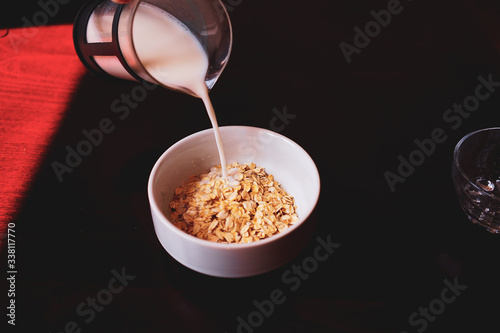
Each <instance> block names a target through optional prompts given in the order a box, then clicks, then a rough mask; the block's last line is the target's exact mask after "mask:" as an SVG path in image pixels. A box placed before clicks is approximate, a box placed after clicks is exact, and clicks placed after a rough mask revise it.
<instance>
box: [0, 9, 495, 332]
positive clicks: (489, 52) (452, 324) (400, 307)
mask: <svg viewBox="0 0 500 333" xmlns="http://www.w3.org/2000/svg"><path fill="white" fill-rule="evenodd" d="M227 4H228V5H230V6H229V7H228V8H229V9H230V16H231V19H232V24H233V28H234V47H233V52H232V55H231V59H230V61H229V64H228V66H227V68H226V69H225V71H224V73H223V74H222V76H221V78H220V80H219V81H218V82H217V84H216V85H215V88H214V89H213V90H212V91H211V97H212V101H213V104H214V106H215V109H216V112H217V115H218V118H219V123H220V125H222V126H224V125H249V126H258V127H263V128H269V129H271V127H272V124H273V123H272V120H273V118H275V117H276V115H277V113H276V112H281V114H283V112H284V110H285V108H286V112H287V114H288V115H293V117H292V116H290V117H289V118H284V120H286V121H283V126H280V127H279V131H280V133H282V134H284V135H286V136H287V137H289V138H291V139H292V140H294V141H296V142H297V143H299V144H300V145H301V146H302V147H303V148H304V149H305V150H306V151H308V152H309V154H310V155H311V156H312V158H313V159H314V160H315V162H316V164H317V166H318V169H319V171H320V175H321V181H322V192H321V197H320V201H319V204H318V225H317V228H316V231H315V236H314V238H313V239H311V242H310V244H309V245H308V247H307V248H306V249H304V251H303V252H302V253H301V254H300V255H299V256H298V257H297V258H295V259H294V260H293V261H291V262H289V263H287V264H285V265H284V266H283V267H280V268H279V269H277V270H275V271H272V272H270V273H267V274H264V275H261V276H256V277H251V278H244V279H219V278H213V277H209V276H205V275H202V274H199V273H196V272H193V271H191V270H189V269H188V268H185V267H184V266H182V265H181V264H179V263H177V262H176V261H175V260H174V259H173V258H172V257H170V256H169V255H168V253H166V252H165V251H164V250H163V248H162V247H161V245H160V243H159V242H158V240H157V238H156V235H155V232H154V229H153V225H152V221H151V217H150V211H149V205H148V199H147V193H146V186H147V180H148V176H149V173H150V171H151V168H152V166H153V165H154V163H155V161H156V159H157V158H158V157H159V156H160V155H161V153H162V152H163V151H164V150H166V149H167V148H168V147H169V146H170V145H172V144H173V143H175V142H176V141H178V140H180V139H181V138H183V137H185V136H187V135H189V134H192V133H194V132H197V131H200V130H202V129H206V128H209V127H210V122H209V120H208V117H207V116H206V114H205V112H204V108H203V104H202V103H201V101H200V100H198V99H195V98H193V97H190V96H187V95H183V94H180V93H177V92H173V91H167V90H165V89H161V88H157V89H154V90H151V91H148V92H147V96H146V97H145V98H141V99H140V101H139V100H137V101H135V102H134V103H132V104H130V105H129V111H130V112H129V113H128V114H126V115H124V114H117V113H113V109H112V104H113V103H116V102H115V101H116V100H119V101H123V99H124V98H126V96H132V93H133V91H137V89H138V88H136V87H138V86H139V85H140V84H137V83H134V82H125V81H112V80H106V79H103V78H100V77H96V76H94V75H92V74H90V73H88V72H87V71H86V70H85V68H84V67H83V65H82V64H81V63H80V62H79V60H78V58H77V56H76V54H75V52H74V48H73V45H72V36H71V30H72V26H71V15H68V13H66V12H64V10H63V5H61V16H57V15H54V18H53V19H52V18H51V20H49V22H47V24H44V25H40V26H34V27H31V28H23V27H22V23H19V21H20V19H17V20H15V19H12V20H11V21H12V22H18V23H19V24H17V25H16V24H13V25H12V26H9V28H10V29H9V31H7V30H5V29H2V30H1V31H0V35H3V34H7V32H8V34H7V35H6V36H5V37H3V38H0V218H1V223H2V231H1V232H2V243H3V244H2V246H3V248H2V258H1V260H2V269H3V271H4V273H2V274H3V275H2V276H3V278H2V285H3V286H5V287H6V289H5V291H3V289H2V296H1V297H2V299H3V300H4V301H5V303H2V305H4V306H3V309H4V310H3V311H2V323H6V324H7V321H8V320H11V318H9V317H8V316H7V314H9V313H10V312H11V310H9V309H6V307H7V306H9V304H10V302H11V300H14V301H15V324H16V325H15V326H12V325H6V326H7V328H9V329H10V330H12V331H19V332H21V331H23V332H26V331H28V330H29V331H33V332H34V331H36V332H121V333H122V332H208V333H211V332H245V333H250V332H286V333H288V332H362V333H364V332H384V333H385V332H408V333H413V332H457V331H460V332H498V329H499V325H498V320H497V317H498V313H499V312H498V311H499V310H500V306H499V305H498V296H499V292H498V283H499V281H500V274H499V269H498V263H499V260H498V258H499V255H500V238H499V237H500V236H498V235H493V234H490V233H488V232H487V231H485V230H484V229H483V228H481V227H478V226H475V225H473V224H472V223H470V222H468V220H467V218H466V217H465V215H464V213H463V212H462V211H461V209H460V207H459V205H458V201H457V198H456V195H455V192H454V190H453V186H452V183H451V172H450V171H451V160H452V153H453V148H454V146H455V144H456V143H457V142H458V140H459V139H460V138H461V137H462V136H464V135H465V134H467V133H469V132H471V131H473V130H476V129H480V128H485V127H491V126H498V125H499V124H500V123H499V121H500V113H499V110H500V73H499V65H500V54H499V46H500V36H499V35H500V9H499V8H498V5H496V4H495V3H493V2H492V1H467V0H462V1H437V2H430V1H415V0H414V1H409V0H405V1H403V0H402V1H401V2H397V1H376V2H369V3H365V2H362V1H340V2H339V1H325V0H318V1H309V2H303V1H282V0H276V1H268V2H262V1H260V2H258V1H248V0H241V1H232V2H229V1H228V2H227ZM72 6H73V7H76V6H75V5H74V4H73V5H72ZM73 7H72V8H73ZM30 8H32V7H30ZM40 8H41V7H35V9H30V10H28V9H26V10H25V12H24V13H25V14H19V16H20V17H22V15H25V16H26V17H27V18H28V19H32V18H33V17H34V16H33V15H34V14H36V13H37V12H39V11H40V10H41V9H40ZM372 11H373V12H372ZM17 13H19V12H16V15H17ZM64 13H65V15H67V17H62V15H63V14H64ZM71 13H72V12H71ZM387 13H389V14H390V18H389V16H388V14H387ZM377 18H378V22H380V23H370V22H377V21H376V20H377ZM21 22H22V21H21ZM32 22H33V21H32ZM367 23H368V26H366V24H367ZM358 28H359V30H358ZM365 28H368V32H366V30H365ZM359 31H365V32H364V33H360V32H359ZM134 88H135V89H136V90H134ZM478 94H479V95H478ZM474 97H475V98H476V99H474ZM479 97H481V98H479ZM476 100H477V103H476V102H475V101H476ZM460 105H463V108H462V111H461V112H459V111H458V108H459V107H460ZM466 107H467V108H466ZM463 110H465V111H463ZM120 116H122V117H120ZM105 119H108V121H109V122H111V124H112V130H110V131H109V133H105V134H104V135H103V138H102V140H101V141H100V142H99V143H98V144H97V145H95V146H93V147H92V152H91V153H89V154H88V156H85V157H83V158H81V159H75V160H73V161H72V166H70V167H69V169H71V170H67V169H65V170H66V171H67V172H64V173H59V175H60V177H58V176H57V172H55V169H54V168H56V166H57V165H58V163H60V164H64V163H65V160H66V158H67V155H68V151H70V150H71V149H77V147H78V145H79V144H81V142H82V140H85V139H86V137H85V133H86V131H87V132H88V131H92V130H94V129H97V128H99V126H101V123H102V121H103V120H104V121H106V120H105ZM274 129H275V130H276V129H277V128H274ZM418 151H421V153H419V152H418ZM419 158H420V159H419ZM403 160H408V161H409V160H412V161H413V163H414V164H416V166H413V167H411V166H407V167H406V168H405V167H404V166H401V167H400V166H399V165H400V164H401V163H403V164H404V163H405V162H401V161H403ZM66 165H67V163H66ZM398 168H399V170H398ZM388 179H390V181H388ZM391 184H392V185H391ZM9 223H10V224H9ZM9 225H10V226H11V227H12V228H11V229H13V230H11V231H10V232H11V233H12V232H15V236H16V238H15V241H16V243H15V248H14V249H15V263H14V267H9V266H8V265H9V262H8V261H7V260H8V258H7V255H8V254H9V248H8V246H7V242H8V230H7V227H8V226H9ZM318 237H319V238H321V239H323V240H327V239H330V240H331V242H334V243H336V244H340V246H338V248H336V249H335V250H334V251H333V252H332V253H330V254H329V256H328V258H327V259H326V260H324V261H318V260H316V264H314V260H313V259H311V258H314V249H315V248H316V246H318V244H319V242H318ZM10 249H11V251H10V252H11V253H10V254H12V253H13V251H12V249H13V247H12V246H11V248H10ZM11 264H12V263H11ZM311 265H312V266H311ZM9 271H15V272H16V273H8V272H9ZM12 275H14V278H15V284H13V285H12V284H11V283H10V282H11V281H13V280H14V279H11V280H7V278H10V277H11V276H12ZM12 287H14V295H12V294H11V293H9V290H12ZM276 290H277V291H278V292H281V293H280V295H281V296H280V297H276Z"/></svg>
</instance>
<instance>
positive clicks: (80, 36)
mask: <svg viewBox="0 0 500 333" xmlns="http://www.w3.org/2000/svg"><path fill="white" fill-rule="evenodd" d="M142 5H146V6H154V7H157V8H158V9H161V10H163V11H165V12H167V13H168V14H170V15H172V16H173V17H175V18H176V19H177V20H178V21H180V22H181V23H182V24H183V25H184V26H185V27H186V28H187V29H188V30H189V31H190V32H191V33H192V34H193V35H194V36H195V37H196V39H197V40H198V41H199V42H200V45H201V46H202V47H203V50H204V51H205V52H206V55H207V58H208V70H207V73H206V77H205V83H206V85H207V88H208V89H209V90H210V89H211V88H212V87H213V86H214V84H215V82H216V81H217V79H218V78H219V76H220V74H221V72H222V71H223V69H224V67H225V66H226V64H227V61H228V59H229V55H230V52H231V47H232V28H231V22H230V19H229V16H228V13H227V11H226V9H225V7H224V5H223V3H222V2H221V1H220V0H131V1H130V2H128V3H127V4H117V3H115V2H113V1H110V0H97V1H90V2H88V3H87V4H85V5H84V6H83V7H82V8H81V10H80V12H79V13H78V15H77V18H76V20H75V24H74V29H73V39H74V44H75V48H76V51H77V53H78V55H79V57H80V59H81V61H82V62H83V64H84V65H85V66H87V67H88V68H89V69H90V70H91V71H92V72H94V73H96V74H99V75H107V76H112V77H115V78H119V79H127V80H137V81H141V80H146V81H148V82H151V83H155V84H158V85H163V86H165V84H162V83H161V82H159V81H158V80H157V78H155V77H154V75H152V74H151V73H150V72H149V71H148V70H147V69H146V66H145V65H144V63H143V60H142V59H141V58H140V57H139V56H138V53H137V51H136V49H135V46H134V38H133V33H132V30H133V26H134V18H135V14H136V12H137V10H138V7H139V6H142ZM162 33H168V32H164V31H151V36H152V38H151V40H152V43H154V37H155V36H160V35H161V34H162ZM167 56H168V55H167ZM167 88H170V89H173V90H180V91H182V92H185V93H188V94H193V92H192V91H190V90H189V89H185V88H183V87H178V86H175V87H174V86H167Z"/></svg>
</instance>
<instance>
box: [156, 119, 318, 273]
mask: <svg viewBox="0 0 500 333" xmlns="http://www.w3.org/2000/svg"><path fill="white" fill-rule="evenodd" d="M220 131H221V137H222V142H223V145H224V150H225V154H226V160H227V163H228V164H230V163H233V162H238V163H240V164H242V163H250V162H254V163H255V164H256V165H257V166H260V167H264V168H265V170H266V172H267V173H268V174H272V175H274V178H275V180H276V181H277V182H279V183H280V184H281V186H282V187H283V189H284V190H285V191H287V192H288V194H290V195H291V196H293V197H294V198H295V205H296V206H297V215H298V216H299V221H298V222H296V223H295V224H294V225H293V226H292V227H290V228H288V229H287V230H285V231H284V232H281V233H279V234H277V235H274V236H272V237H269V238H267V239H263V240H260V241H257V242H252V243H248V244H222V243H215V242H210V241H206V240H202V239H199V238H196V237H194V236H191V235H189V234H187V233H185V232H183V231H181V230H179V229H177V228H176V227H175V226H174V225H173V224H172V223H171V222H170V208H169V203H170V201H171V200H172V198H173V194H174V190H175V188H176V187H178V186H180V185H181V184H182V183H183V182H184V181H185V180H187V179H188V177H189V176H190V175H192V174H200V173H203V172H207V171H208V170H209V169H210V168H211V167H213V166H215V165H218V164H220V160H219V155H218V152H217V146H216V144H215V137H214V132H213V129H208V130H204V131H201V132H198V133H195V134H192V135H190V136H188V137H186V138H184V139H182V140H180V141H179V142H177V143H175V144H174V145H173V146H171V147H170V148H169V149H168V150H167V151H165V153H164V154H163V155H162V156H161V157H160V158H159V159H158V161H157V162H156V164H155V166H154V167H153V170H152V172H151V175H150V178H149V183H148V196H149V202H150V206H151V214H152V217H153V223H154V228H155V231H156V235H157V237H158V239H159V240H160V243H161V244H162V246H163V247H164V248H165V250H167V252H168V253H169V254H170V255H171V256H172V257H173V258H175V259H176V260H177V261H179V262H180V263H181V264H183V265H185V266H187V267H189V268H191V269H193V270H195V271H197V272H200V273H204V274H207V275H212V276H217V277H248V276H253V275H257V274H261V273H265V272H268V271H271V270H273V269H275V268H277V267H279V266H281V265H283V264H285V263H286V262H288V261H289V260H291V259H292V258H293V257H295V256H296V255H297V254H298V253H299V252H300V251H301V250H302V249H303V248H304V246H305V245H306V244H307V242H308V241H309V239H310V237H311V235H312V232H313V225H314V223H313V220H314V219H313V218H311V214H312V212H313V210H314V208H315V206H316V204H317V201H318V197H319V193H320V179H319V174H318V170H317V168H316V165H315V164H314V161H313V160H312V159H311V157H310V156H309V155H308V154H307V152H306V151H305V150H304V149H302V148H301V147H300V146H299V145H297V144H296V143H295V142H293V141H291V140H290V139H288V138H286V137H284V136H283V135H280V134H277V133H275V132H272V131H269V130H265V129H261V128H256V127H247V126H228V127H221V128H220Z"/></svg>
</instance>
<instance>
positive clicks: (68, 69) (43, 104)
mask: <svg viewBox="0 0 500 333" xmlns="http://www.w3.org/2000/svg"><path fill="white" fill-rule="evenodd" d="M84 70H85V69H84V67H83V65H82V64H81V63H80V61H79V59H78V56H77V55H76V52H75V50H74V47H73V40H72V25H61V26H46V27H34V28H18V29H10V31H9V33H8V35H7V36H5V37H3V38H0V232H1V233H4V232H5V230H6V226H7V224H8V222H9V221H10V220H11V219H12V218H13V216H15V213H16V210H17V209H18V208H19V204H20V202H21V201H22V199H23V194H24V193H25V191H26V190H27V188H28V187H29V186H30V182H31V181H32V179H33V176H34V175H35V174H36V172H37V165H38V163H39V161H40V160H41V158H42V157H43V155H44V153H45V152H46V150H47V147H48V145H49V143H50V140H51V137H52V135H53V134H54V133H55V131H57V128H58V124H59V122H60V120H61V119H62V117H63V115H64V111H65V109H66V107H67V105H68V103H69V101H70V99H71V96H72V93H73V92H74V90H75V89H76V87H77V83H78V80H79V78H80V77H81V75H82V74H83V72H84Z"/></svg>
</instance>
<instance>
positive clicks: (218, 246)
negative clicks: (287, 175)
mask: <svg viewBox="0 0 500 333" xmlns="http://www.w3.org/2000/svg"><path fill="white" fill-rule="evenodd" d="M219 129H220V130H221V132H222V131H229V130H233V131H238V130H241V129H251V130H254V131H262V132H266V133H267V134H270V135H274V136H276V137H277V138H279V139H281V140H283V141H285V142H287V143H288V144H291V145H292V146H294V147H295V148H297V149H298V150H299V151H301V152H302V153H303V154H304V156H305V157H306V158H307V160H308V163H310V164H311V166H312V171H313V173H314V174H313V177H314V178H315V179H316V180H317V184H318V189H317V191H316V193H315V196H314V199H313V204H312V206H311V207H312V208H311V209H309V210H308V211H307V212H305V214H304V215H303V216H301V217H299V221H298V222H296V223H295V224H294V225H293V226H291V227H289V228H287V229H286V230H285V231H282V232H280V233H278V234H276V235H273V236H271V237H269V238H265V239H261V240H259V241H254V242H250V243H230V244H226V243H216V242H211V241H208V240H205V239H201V238H198V237H196V236H193V235H189V234H187V233H186V232H184V231H182V230H179V229H178V228H177V227H176V226H174V225H173V224H172V222H170V220H169V219H168V218H167V217H166V216H165V215H164V214H163V213H162V212H161V210H160V208H159V207H158V204H157V203H156V200H155V196H154V193H153V182H154V179H155V177H156V175H157V173H158V169H159V167H160V164H161V162H162V161H163V160H164V159H165V158H166V156H167V155H168V154H169V153H170V152H171V151H172V150H174V149H175V148H176V147H177V146H179V145H182V144H184V143H185V142H187V141H191V140H193V139H196V138H197V137H200V136H204V135H206V134H207V133H208V132H211V133H213V128H208V129H205V130H201V131H199V132H196V133H193V134H190V135H188V136H186V137H184V138H183V139H181V140H179V141H177V142H175V143H174V144H173V145H171V146H170V147H169V148H168V149H167V150H165V151H164V152H163V153H162V154H161V156H160V157H159V158H158V159H157V161H156V162H155V164H154V166H153V169H152V170H151V173H150V175H149V179H148V200H149V204H150V207H151V213H154V215H156V216H158V217H160V221H161V222H162V224H164V225H166V227H167V229H169V230H170V231H172V232H174V233H175V234H177V235H178V236H180V237H181V238H183V239H185V240H186V241H187V242H192V243H195V244H197V245H200V246H203V247H209V248H214V249H221V250H229V249H242V248H253V247H260V246H265V245H266V244H269V243H272V242H275V241H277V240H279V239H281V238H283V237H286V236H287V235H288V234H289V233H291V232H293V231H295V230H296V229H298V228H299V227H300V226H301V225H302V224H303V223H304V222H305V221H307V220H308V218H309V216H311V214H312V213H313V211H314V210H315V207H316V206H317V204H318V200H319V196H320V192H321V179H320V175H319V171H318V168H317V166H316V163H314V160H313V159H312V157H311V156H310V155H309V154H308V153H307V151H306V150H305V149H304V148H302V147H301V146H300V145H299V144H298V143H296V142H295V141H293V140H291V139H289V138H288V137H286V136H284V135H282V134H279V133H277V132H274V131H271V130H268V129H264V128H260V127H254V126H219ZM292 196H293V195H292Z"/></svg>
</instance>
